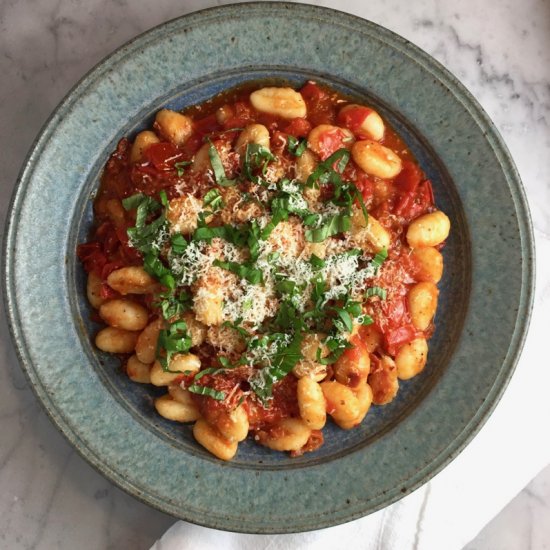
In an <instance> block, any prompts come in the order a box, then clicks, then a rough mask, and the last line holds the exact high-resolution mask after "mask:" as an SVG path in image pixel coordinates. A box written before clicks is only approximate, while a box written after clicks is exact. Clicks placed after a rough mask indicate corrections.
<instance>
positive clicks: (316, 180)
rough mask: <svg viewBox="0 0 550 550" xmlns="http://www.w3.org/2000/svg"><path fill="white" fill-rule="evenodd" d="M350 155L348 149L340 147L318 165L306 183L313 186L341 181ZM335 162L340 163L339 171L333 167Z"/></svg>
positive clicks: (338, 165)
mask: <svg viewBox="0 0 550 550" xmlns="http://www.w3.org/2000/svg"><path fill="white" fill-rule="evenodd" d="M350 155H351V154H350V152H349V151H348V149H338V151H336V152H335V153H332V155H330V157H328V158H327V159H326V160H325V161H323V162H320V163H319V164H318V165H317V168H315V170H314V171H313V172H312V173H311V175H310V176H309V177H308V178H307V181H306V185H307V186H308V187H313V186H315V185H317V186H318V185H320V184H326V183H340V182H341V180H342V178H341V174H342V172H343V171H344V170H345V168H346V166H347V164H348V161H349V159H350ZM335 163H338V164H337V168H338V172H336V171H335V170H334V168H333V166H334V164H335Z"/></svg>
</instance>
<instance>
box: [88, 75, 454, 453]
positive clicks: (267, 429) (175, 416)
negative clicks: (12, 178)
mask: <svg viewBox="0 0 550 550" xmlns="http://www.w3.org/2000/svg"><path fill="white" fill-rule="evenodd" d="M94 214H95V225H94V227H93V230H92V233H91V235H90V238H89V241H88V242H86V243H83V244H81V245H79V247H78V250H77V253H78V256H79V258H80V260H81V261H82V264H83V267H84V269H85V271H86V272H87V282H86V289H85V292H86V296H87V298H88V301H89V303H90V306H91V307H92V309H93V310H94V313H93V318H94V320H95V321H98V322H102V323H103V325H102V326H101V328H100V329H99V331H98V332H97V334H95V336H94V338H95V344H96V346H97V348H99V350H101V351H102V352H105V353H112V354H117V355H118V356H119V357H120V358H121V359H122V368H123V369H124V371H125V372H126V374H127V375H128V377H129V378H130V379H131V380H132V381H134V382H136V383H139V384H146V385H152V386H157V387H158V388H164V389H163V390H161V391H162V392H164V393H163V395H160V396H159V397H156V398H155V399H152V400H151V406H152V407H153V406H154V408H155V409H156V411H157V412H158V414H159V415H160V416H162V417H163V418H165V419H166V421H170V422H173V423H176V425H181V429H182V430H190V432H191V433H192V434H193V436H194V438H195V439H196V441H197V442H198V444H199V445H201V446H202V447H204V448H205V449H206V450H207V451H208V452H210V453H211V454H213V455H214V456H216V457H217V458H219V459H221V460H231V459H232V458H233V457H234V456H235V455H236V454H237V452H238V448H239V444H240V443H241V442H243V441H244V440H246V439H247V438H250V439H251V440H252V441H255V442H256V443H258V444H259V445H263V446H265V447H267V448H268V449H271V450H272V451H274V452H288V453H290V455H291V456H293V457H295V456H299V455H301V454H303V453H305V452H314V451H315V450H316V449H318V448H319V447H320V446H321V445H322V444H323V429H324V427H325V425H326V423H327V422H329V423H330V422H333V423H335V424H337V425H338V426H339V427H340V428H342V429H343V430H352V429H354V428H355V427H357V426H358V425H359V424H361V423H362V422H368V418H367V419H366V420H365V417H367V416H368V412H369V410H370V409H371V407H372V406H375V407H377V406H389V407H391V402H392V400H393V399H394V398H395V396H396V395H397V393H398V391H399V387H400V384H401V385H406V384H412V383H415V382H409V380H410V379H411V378H413V377H415V376H417V375H419V374H420V373H421V372H422V371H423V370H424V369H425V367H426V364H427V360H428V341H429V339H430V337H431V336H432V334H433V331H434V319H435V315H436V310H437V303H438V298H439V289H438V287H437V284H438V283H439V281H440V280H441V278H442V276H443V255H442V254H441V249H442V248H443V246H444V244H445V240H446V239H447V237H448V235H449V232H450V227H451V224H450V220H449V218H448V217H447V216H446V215H445V213H444V212H442V211H441V210H439V209H437V207H436V206H435V204H434V194H433V190H432V186H431V183H430V181H429V179H428V178H427V177H426V175H425V174H424V173H423V172H422V169H421V167H419V166H418V163H417V162H416V161H415V159H414V157H413V156H412V155H411V153H410V152H409V150H408V149H407V146H406V144H405V143H404V142H403V141H402V140H401V139H400V137H399V136H398V135H397V134H396V133H395V132H394V130H393V129H392V128H391V126H390V125H389V124H388V123H387V122H386V121H385V120H384V119H383V116H381V113H380V112H378V111H377V107H376V106H375V105H371V104H369V103H368V102H362V101H360V100H357V99H354V100H353V101H351V100H350V99H349V98H346V97H344V96H342V95H340V94H339V93H337V92H335V91H333V90H331V89H329V88H326V87H324V86H321V85H319V84H317V83H315V82H312V81H310V82H306V83H305V84H304V85H303V86H302V87H300V88H297V89H294V88H291V87H288V86H266V87H261V86H257V85H253V84H249V85H245V86H242V87H240V88H237V89H234V90H229V91H227V92H224V93H222V94H220V95H219V96H217V97H214V98H212V99H211V100H209V101H208V102H206V103H204V104H203V105H196V106H192V107H189V108H187V109H185V110H184V111H182V112H180V111H177V110H175V109H170V108H164V109H162V110H160V111H159V112H158V113H156V116H155V119H154V123H153V125H152V127H151V128H148V129H146V130H144V131H142V132H139V133H138V134H137V135H135V136H133V138H123V139H122V140H121V141H120V142H119V144H118V146H117V149H116V151H114V152H113V154H112V155H111V157H110V159H109V161H108V162H107V164H106V166H105V169H104V171H103V176H102V180H101V185H100V188H99V191H98V194H97V196H96V199H95V202H94ZM158 391H159V390H157V392H158ZM157 395H158V394H157ZM190 424H192V427H191V426H190Z"/></svg>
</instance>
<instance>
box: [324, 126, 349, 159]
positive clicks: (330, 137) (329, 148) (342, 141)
mask: <svg viewBox="0 0 550 550" xmlns="http://www.w3.org/2000/svg"><path fill="white" fill-rule="evenodd" d="M349 145H350V136H349V135H348V134H347V133H346V132H345V131H344V130H342V129H341V128H331V129H330V130H326V131H324V132H322V133H321V134H320V135H319V137H318V149H319V150H318V154H319V157H320V158H321V160H326V159H327V158H328V157H330V155H332V153H335V152H336V151H338V149H342V148H345V147H348V146H349Z"/></svg>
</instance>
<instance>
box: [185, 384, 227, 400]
mask: <svg viewBox="0 0 550 550" xmlns="http://www.w3.org/2000/svg"><path fill="white" fill-rule="evenodd" d="M187 390H188V391H190V392H191V393H196V394H198V395H207V396H208V397H211V398H212V399H215V400H216V401H223V400H224V399H225V393H224V392H222V391H218V390H215V389H214V388H209V387H208V386H200V385H199V384H191V385H190V386H189V387H188V388H187Z"/></svg>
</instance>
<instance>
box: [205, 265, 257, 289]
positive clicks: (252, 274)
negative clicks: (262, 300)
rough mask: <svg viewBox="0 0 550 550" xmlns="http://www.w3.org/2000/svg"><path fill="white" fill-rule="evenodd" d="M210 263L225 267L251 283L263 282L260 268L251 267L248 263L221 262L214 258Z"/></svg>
mask: <svg viewBox="0 0 550 550" xmlns="http://www.w3.org/2000/svg"><path fill="white" fill-rule="evenodd" d="M212 265H214V266H217V267H221V268H222V269H227V271H231V272H232V273H235V275H237V276H238V277H240V278H241V279H246V280H247V281H248V282H249V283H251V284H253V285H257V284H263V282H264V277H263V273H262V270H261V269H258V268H256V267H252V266H251V265H250V264H239V263H237V262H222V261H221V260H214V261H213V262H212Z"/></svg>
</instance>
